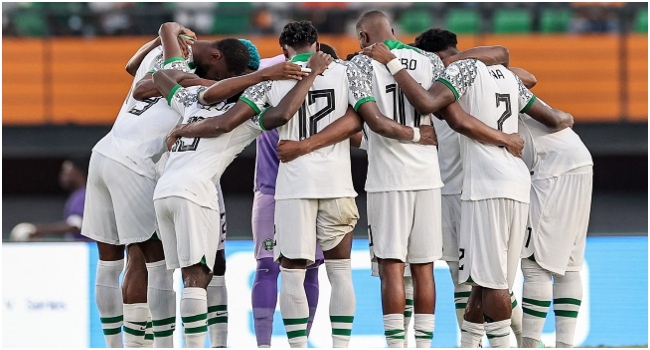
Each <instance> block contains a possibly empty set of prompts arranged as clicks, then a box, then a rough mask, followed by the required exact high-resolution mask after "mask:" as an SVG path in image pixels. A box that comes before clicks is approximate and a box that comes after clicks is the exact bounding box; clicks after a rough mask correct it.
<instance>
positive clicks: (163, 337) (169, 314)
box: [137, 234, 176, 348]
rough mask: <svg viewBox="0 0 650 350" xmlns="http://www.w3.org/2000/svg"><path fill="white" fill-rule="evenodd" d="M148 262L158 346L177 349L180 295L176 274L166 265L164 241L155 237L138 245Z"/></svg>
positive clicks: (148, 287) (149, 298) (150, 296)
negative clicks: (175, 334) (175, 278)
mask: <svg viewBox="0 0 650 350" xmlns="http://www.w3.org/2000/svg"><path fill="white" fill-rule="evenodd" d="M137 245H138V247H139V248H140V249H141V250H142V254H143V255H144V259H145V261H146V268H147V272H148V278H147V280H146V281H147V289H146V290H147V304H148V306H149V310H151V316H152V321H153V322H152V323H153V327H154V329H153V331H154V335H155V338H154V346H155V347H157V348H170V347H173V346H174V343H173V333H174V328H175V326H176V292H174V287H173V284H174V282H173V281H174V279H173V275H174V271H173V270H168V269H167V266H166V264H165V254H164V253H163V246H162V241H160V240H159V239H158V237H157V236H156V235H155V234H154V235H153V236H152V238H151V239H149V240H148V241H145V242H142V243H138V244H137Z"/></svg>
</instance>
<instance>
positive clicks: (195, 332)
mask: <svg viewBox="0 0 650 350" xmlns="http://www.w3.org/2000/svg"><path fill="white" fill-rule="evenodd" d="M181 320H182V321H183V329H184V335H185V347H187V348H202V347H204V346H205V335H206V333H207V332H208V296H207V292H206V290H205V289H203V288H196V287H190V288H185V289H183V292H182V294H181Z"/></svg>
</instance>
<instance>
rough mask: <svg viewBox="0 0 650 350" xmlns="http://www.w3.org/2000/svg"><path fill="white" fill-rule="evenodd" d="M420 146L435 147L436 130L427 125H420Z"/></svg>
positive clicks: (436, 139)
mask: <svg viewBox="0 0 650 350" xmlns="http://www.w3.org/2000/svg"><path fill="white" fill-rule="evenodd" d="M418 143H419V144H421V145H428V146H437V145H438V136H436V129H434V128H433V126H429V125H420V141H418Z"/></svg>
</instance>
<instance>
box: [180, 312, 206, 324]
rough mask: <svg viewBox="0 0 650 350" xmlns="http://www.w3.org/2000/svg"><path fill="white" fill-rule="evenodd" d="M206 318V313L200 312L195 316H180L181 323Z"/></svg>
mask: <svg viewBox="0 0 650 350" xmlns="http://www.w3.org/2000/svg"><path fill="white" fill-rule="evenodd" d="M207 318H208V314H200V315H196V316H189V317H181V320H183V323H191V322H196V321H201V320H206V319H207Z"/></svg>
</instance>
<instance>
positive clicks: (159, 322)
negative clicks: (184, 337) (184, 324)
mask: <svg viewBox="0 0 650 350" xmlns="http://www.w3.org/2000/svg"><path fill="white" fill-rule="evenodd" d="M151 323H153V326H154V327H158V326H166V325H168V324H173V323H176V317H170V318H166V319H164V320H153V321H152V322H151Z"/></svg>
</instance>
